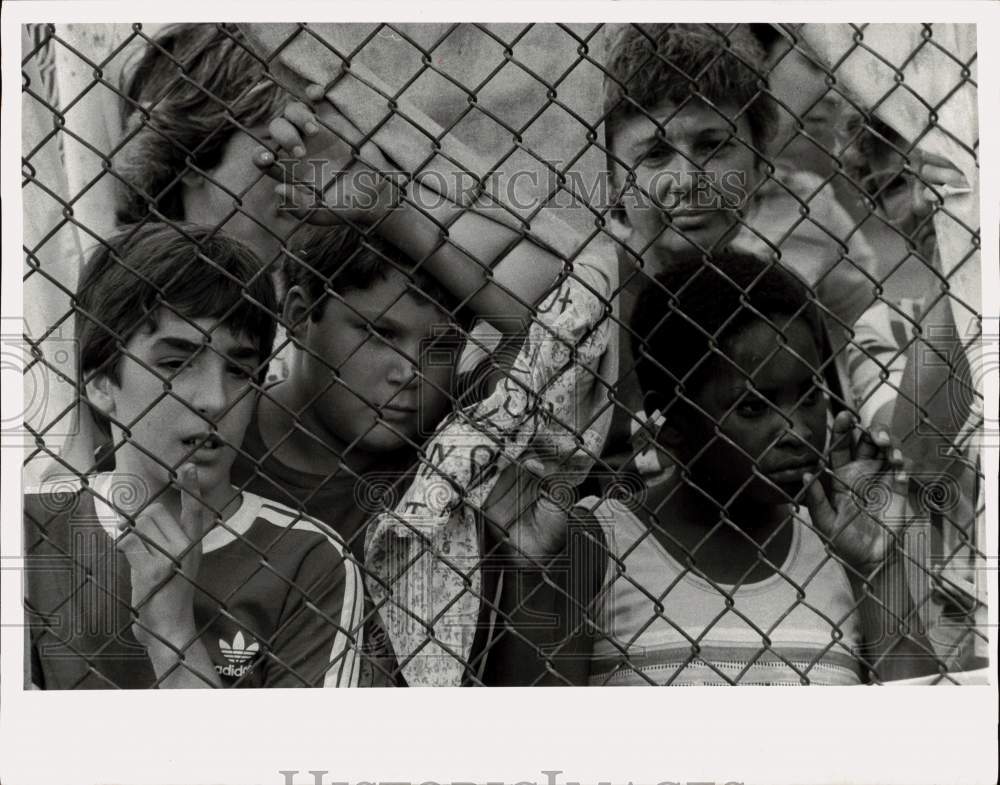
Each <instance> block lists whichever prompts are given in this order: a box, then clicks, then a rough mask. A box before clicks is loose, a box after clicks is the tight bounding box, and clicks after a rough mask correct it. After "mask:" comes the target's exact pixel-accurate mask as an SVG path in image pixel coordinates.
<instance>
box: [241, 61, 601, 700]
mask: <svg viewBox="0 0 1000 785" xmlns="http://www.w3.org/2000/svg"><path fill="white" fill-rule="evenodd" d="M351 84H352V83H351V82H350V80H349V79H345V80H342V81H341V82H338V85H337V88H336V89H337V90H339V91H341V92H343V91H344V90H347V89H351V90H356V89H360V87H359V84H360V83H354V84H353V87H351ZM307 93H308V95H309V97H310V99H311V101H312V103H311V104H309V105H306V104H303V103H293V104H290V105H289V106H288V107H286V110H285V112H284V115H283V117H281V118H278V119H276V120H275V121H274V122H272V124H271V127H270V134H271V138H272V139H273V140H274V141H275V143H276V144H277V145H278V146H279V147H280V148H281V150H282V151H285V152H288V153H294V155H293V156H292V158H293V159H294V161H293V163H294V166H293V167H291V170H290V172H289V171H284V170H281V169H280V168H278V167H277V166H276V165H275V157H274V154H273V153H271V152H264V151H262V152H261V154H260V155H259V156H258V157H257V159H256V161H257V164H258V165H259V166H261V167H262V168H264V169H266V170H268V171H269V172H270V173H271V174H272V175H274V176H275V177H277V178H279V179H281V180H282V182H281V184H280V185H278V186H277V187H276V190H277V191H278V193H279V194H280V195H281V196H282V198H283V200H284V205H285V208H286V209H287V210H288V211H290V212H291V213H293V214H295V215H296V216H298V217H300V218H302V219H304V220H308V221H309V222H311V223H314V224H318V225H321V226H328V227H330V228H329V230H328V232H327V234H326V236H324V235H323V233H322V232H320V233H319V234H318V235H315V234H314V235H313V236H311V237H308V238H306V240H305V241H304V242H301V243H299V242H297V243H296V244H295V245H294V247H293V248H291V249H290V250H291V258H290V261H289V264H288V266H287V277H288V284H289V291H288V295H287V297H286V301H285V309H284V316H285V322H286V324H287V326H288V329H289V336H290V338H291V340H292V342H293V345H294V352H293V356H292V359H291V361H290V370H289V375H288V378H287V379H285V380H284V381H283V382H281V383H279V384H277V385H275V386H274V387H272V388H270V389H269V390H268V391H267V394H266V395H262V396H261V397H260V402H259V404H258V407H257V414H256V420H255V423H254V424H252V425H251V429H250V431H249V437H248V440H247V443H246V452H247V458H248V460H247V461H241V467H240V472H241V473H240V477H241V479H242V480H243V481H252V482H254V483H255V485H254V486H253V487H255V488H259V489H260V492H261V493H278V494H281V495H279V496H278V498H289V499H294V500H295V501H296V503H298V504H301V505H304V506H305V509H307V510H309V511H310V512H311V513H312V514H314V515H317V516H321V517H322V518H323V519H324V520H325V521H327V522H328V523H329V524H330V525H331V526H333V527H335V528H336V529H337V530H338V531H339V532H341V533H342V534H343V536H344V538H345V539H346V540H347V541H348V542H349V543H350V545H351V547H352V548H353V549H354V551H355V553H356V554H358V555H359V556H360V555H361V553H362V551H363V549H364V547H365V543H364V538H365V536H366V526H367V524H368V523H369V522H370V521H371V520H373V519H374V517H375V515H376V513H378V512H380V511H382V510H383V509H386V508H388V509H390V510H391V509H392V507H393V501H394V500H396V499H398V498H399V497H398V496H397V497H394V496H393V493H381V492H382V491H383V490H384V489H386V488H387V487H388V486H395V488H396V492H398V490H399V489H401V488H403V487H405V486H406V481H407V479H408V475H407V471H408V470H409V469H410V468H411V467H412V466H413V465H414V464H415V463H416V461H417V458H418V455H419V449H420V448H421V446H422V445H423V444H424V443H425V440H426V438H427V437H428V436H430V435H431V434H432V433H433V432H434V429H435V428H436V427H437V426H438V425H439V423H440V422H441V421H442V420H443V419H444V418H445V416H446V415H447V414H449V413H450V412H451V411H452V410H453V409H458V408H460V407H461V405H462V403H463V401H467V400H469V399H468V398H467V397H466V392H467V391H469V390H470V388H471V390H472V391H473V392H482V391H483V390H484V389H485V388H487V387H488V385H489V382H488V381H484V380H483V377H482V376H479V370H476V371H475V372H474V377H475V378H477V379H479V380H480V383H476V384H471V385H470V384H469V383H467V379H468V378H469V377H466V376H465V375H461V378H458V377H459V374H458V373H457V361H458V359H459V355H460V354H461V352H460V349H461V347H462V345H463V343H464V340H465V335H464V332H463V330H462V329H461V328H463V327H465V326H467V325H468V321H467V319H466V318H465V317H464V316H462V315H461V314H460V313H459V306H462V307H463V308H462V313H475V314H476V315H477V316H478V317H480V318H481V319H483V320H485V321H489V322H492V323H493V324H494V325H495V326H496V327H497V329H498V330H499V331H500V332H501V333H502V334H503V335H504V338H505V339H508V340H509V341H510V342H511V345H515V344H517V343H519V342H520V341H522V340H523V337H524V330H525V326H526V325H527V324H528V323H529V321H530V319H531V318H532V316H533V308H534V306H535V304H536V303H538V302H539V301H540V300H541V299H542V295H543V294H546V293H547V292H549V291H551V289H552V288H553V285H554V284H556V283H557V282H559V281H560V280H561V279H560V273H561V272H562V271H563V268H564V265H563V262H562V261H561V257H560V255H558V252H554V251H551V250H549V249H548V248H547V247H546V246H543V245H542V244H541V243H540V242H538V241H537V240H536V239H534V238H535V237H536V236H537V235H536V232H538V234H540V235H541V236H544V237H545V238H546V239H547V240H549V241H550V242H552V247H556V248H558V247H562V248H563V249H566V250H567V251H568V252H567V253H566V255H567V256H569V257H570V258H573V257H574V256H576V255H577V254H578V253H579V247H578V246H577V245H576V243H575V236H574V233H573V232H572V231H571V230H569V229H568V227H565V226H564V225H563V224H562V223H561V222H560V221H558V220H555V219H553V218H552V217H551V216H550V215H548V213H547V212H542V213H538V214H536V215H533V216H532V218H531V221H532V224H531V226H532V229H533V230H535V231H533V232H532V233H531V234H527V233H526V230H525V228H524V226H523V225H515V226H511V225H509V224H510V223H511V219H510V215H509V214H508V213H506V212H505V210H504V209H501V208H496V209H485V208H483V204H482V202H480V201H478V200H468V199H467V198H463V197H467V196H468V195H467V194H461V193H454V192H445V193H437V192H435V191H433V190H432V189H431V188H430V187H429V186H428V185H425V177H426V175H428V174H429V173H437V174H439V175H440V177H439V178H436V179H435V178H429V177H426V182H430V183H432V184H433V183H438V184H444V185H446V186H447V185H448V184H453V185H454V183H455V178H456V177H459V176H461V175H467V174H468V172H467V171H465V170H463V169H461V168H460V167H457V166H456V158H455V157H450V155H445V154H444V153H442V152H440V149H439V148H432V146H431V143H430V139H431V138H432V136H433V134H432V131H433V130H434V129H435V128H436V126H435V125H434V124H433V123H432V121H431V120H430V119H429V118H425V117H422V116H421V115H420V113H419V112H417V111H416V110H415V109H413V108H412V107H405V117H406V123H403V122H401V120H400V118H399V117H392V118H391V119H390V122H387V123H386V124H385V126H384V128H383V127H382V126H379V128H378V133H377V134H376V133H375V132H374V131H373V132H372V136H373V137H374V140H375V141H371V140H370V139H367V138H365V137H363V136H361V135H360V134H359V132H358V130H357V129H358V128H363V127H364V122H365V119H366V118H365V117H364V116H363V115H364V114H365V111H368V112H369V113H371V112H374V111H376V110H377V107H378V104H379V103H380V101H379V100H378V97H377V96H374V97H373V96H367V97H365V96H364V95H359V94H356V93H348V94H344V95H341V96H340V98H341V99H342V100H340V101H338V103H337V105H336V106H334V105H333V103H332V102H331V98H330V96H329V95H327V94H325V93H324V91H323V90H322V89H319V88H317V87H316V86H313V87H311V88H309V90H308V91H307ZM381 103H383V105H384V102H381ZM372 107H375V108H372ZM401 109H402V107H401ZM341 111H343V112H344V114H341ZM378 111H381V110H378ZM352 112H354V113H359V112H360V113H361V115H362V116H361V117H358V116H352V115H351V113H352ZM407 124H416V125H419V129H417V130H414V129H415V127H416V126H415V125H407ZM401 126H406V127H401ZM429 134H430V135H429ZM442 136H444V137H445V141H444V142H443V145H444V148H447V149H448V150H451V148H452V142H453V140H452V139H450V137H448V136H447V135H446V134H444V132H443V131H442ZM414 137H416V138H415V139H414ZM376 142H377V145H376ZM417 145H419V146H421V147H424V148H426V151H427V152H428V155H426V156H422V157H421V158H420V162H419V164H420V174H421V177H416V178H414V179H413V180H411V181H409V182H408V183H406V185H405V188H400V189H399V190H397V183H398V181H394V183H393V184H389V182H388V180H380V178H379V177H378V176H374V175H375V173H377V172H391V173H394V174H395V175H396V176H399V175H400V172H398V171H397V167H396V166H395V165H390V164H389V162H388V160H387V156H391V157H393V158H394V160H395V161H400V159H401V158H404V157H405V155H406V154H407V153H409V154H410V155H412V154H413V150H414V147H415V146H417ZM383 146H384V150H383ZM435 150H437V151H438V152H437V153H435ZM452 152H453V151H452ZM463 156H466V157H472V156H471V155H470V154H469V152H468V151H467V150H464V148H463V149H462V151H461V154H460V155H459V156H458V160H462V157H463ZM284 163H286V164H287V163H288V160H287V159H286V160H284ZM470 171H475V167H474V166H473V165H470ZM289 175H291V176H293V177H294V178H295V180H296V181H297V182H294V183H293V182H291V181H290V180H289V179H288V176H289ZM301 181H305V182H306V183H307V184H308V185H309V186H311V188H303V187H302V186H301ZM379 182H381V190H378V189H376V191H371V190H367V191H366V190H364V189H362V188H358V186H359V184H361V185H365V184H367V185H371V184H374V183H379ZM466 182H467V181H466ZM317 193H322V196H323V198H322V200H317V199H316V195H317ZM369 197H375V198H369ZM484 201H486V200H484ZM546 227H547V231H545V229H546ZM539 230H540V231H539ZM574 265H575V272H574V273H572V274H574V275H578V276H579V275H584V276H589V280H591V281H592V284H591V285H592V286H593V287H594V288H595V289H596V290H597V291H601V290H602V289H603V291H604V293H605V297H610V291H611V286H610V281H609V277H608V274H607V273H608V271H607V270H604V269H602V262H601V261H600V260H598V261H597V262H595V261H594V259H588V258H586V255H583V254H581V255H580V256H579V257H578V258H576V259H575V261H574ZM587 268H591V272H582V271H584V270H586V269H587ZM594 268H596V271H595V270H594ZM483 367H486V368H487V369H489V368H491V367H492V361H491V360H490V361H486V362H485V364H484V365H480V366H477V369H481V368H483ZM500 373H502V369H501V370H498V371H497V373H496V374H493V375H492V376H493V379H496V378H497V377H498V376H499V375H500ZM487 375H488V374H487ZM468 449H469V446H468V445H466V444H449V445H445V446H444V450H443V451H444V452H445V453H447V454H449V455H450V454H452V453H453V451H455V450H457V451H458V454H462V450H468ZM421 457H422V458H424V459H426V458H427V456H421ZM425 463H426V460H425ZM268 484H270V486H271V490H270V491H269V490H267V486H268ZM489 550H490V548H489V546H484V561H483V564H480V565H478V566H477V567H475V568H471V569H473V570H477V569H479V568H480V567H483V565H484V564H485V560H486V558H487V555H488V554H487V551H489ZM484 580H485V581H486V583H487V584H488V583H489V581H490V579H488V578H484ZM538 583H539V584H542V583H543V576H541V575H539V576H538ZM512 585H513V581H512V580H507V581H506V582H505V583H504V586H505V587H506V589H505V590H506V591H507V593H508V594H510V593H511V591H512V588H511V587H512ZM549 585H551V584H545V585H544V586H543V587H542V590H541V591H540V592H536V593H535V595H534V596H535V597H536V598H537V597H538V596H539V595H540V594H541V595H544V594H545V591H546V590H547V588H548V586H549ZM482 595H483V597H490V598H491V599H492V597H494V596H496V595H495V594H493V593H491V592H490V590H489V589H488V588H484V589H483V592H482ZM519 603H520V599H519V598H511V597H508V598H506V599H504V598H501V601H500V606H501V608H500V611H499V618H500V621H499V622H498V623H497V628H498V629H499V628H501V627H503V626H504V620H510V619H514V618H515V617H516V615H517V613H518V610H517V608H516V607H515V606H518V605H519ZM482 609H483V614H484V616H485V617H488V616H490V615H491V612H492V611H494V610H495V606H494V607H493V608H491V607H489V604H488V603H487V602H485V601H484V602H483V603H482ZM488 626H489V625H488ZM370 637H372V638H374V637H376V635H372V636H370ZM525 640H526V638H525V637H524V636H509V635H505V633H503V632H498V634H497V635H496V636H494V638H493V639H492V641H491V644H490V646H489V653H490V658H489V662H488V663H487V662H486V660H485V658H483V657H478V658H477V656H476V655H470V658H471V659H472V660H474V662H473V663H472V666H471V667H469V668H468V669H467V671H466V673H465V678H466V681H467V682H468V681H471V682H473V683H507V684H511V683H533V682H535V681H537V680H539V679H544V678H545V677H546V676H547V675H548V672H547V670H546V667H545V666H546V663H545V660H544V658H543V657H540V656H539V655H538V650H537V648H535V649H532V648H531V647H530V635H529V646H528V648H527V649H525V650H519V651H517V652H511V653H510V654H509V655H508V654H506V653H504V648H505V647H506V646H507V645H508V643H509V644H510V645H511V646H513V647H514V648H517V647H518V646H520V645H523V643H524V641H525ZM518 642H520V643H518ZM415 654H416V656H417V657H420V656H421V652H419V651H418V652H416V653H415ZM461 659H465V658H464V657H463V658H461ZM411 661H412V660H411ZM501 661H506V662H507V663H508V664H509V667H504V668H502V670H503V671H504V672H503V673H499V672H496V671H493V672H491V668H493V666H494V665H495V664H496V663H498V662H501ZM511 663H512V664H511ZM376 667H377V668H378V669H380V670H386V669H385V668H382V667H381V666H379V665H376ZM404 667H405V664H404ZM392 669H393V670H395V669H394V668H392ZM417 670H419V668H413V669H411V672H415V671H417ZM460 670H461V669H460ZM386 675H389V676H393V678H391V679H390V680H393V681H395V680H396V679H395V678H394V676H395V675H398V674H383V676H386ZM418 678H419V676H418ZM384 681H385V678H381V677H380V676H379V675H378V674H373V679H372V682H373V683H384ZM450 683H455V681H454V680H452V681H451V682H450Z"/></svg>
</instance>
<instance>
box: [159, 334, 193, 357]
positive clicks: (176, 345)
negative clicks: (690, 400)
mask: <svg viewBox="0 0 1000 785" xmlns="http://www.w3.org/2000/svg"><path fill="white" fill-rule="evenodd" d="M204 345H205V343H204V342H203V341H191V340H188V339H187V338H175V337H172V336H169V335H167V336H164V337H163V338H157V339H156V340H155V341H154V342H153V347H152V348H153V349H154V350H155V349H161V348H164V347H166V348H168V349H177V350H178V351H182V352H187V353H188V354H194V353H195V352H196V351H198V350H199V349H200V348H201V347H202V346H204Z"/></svg>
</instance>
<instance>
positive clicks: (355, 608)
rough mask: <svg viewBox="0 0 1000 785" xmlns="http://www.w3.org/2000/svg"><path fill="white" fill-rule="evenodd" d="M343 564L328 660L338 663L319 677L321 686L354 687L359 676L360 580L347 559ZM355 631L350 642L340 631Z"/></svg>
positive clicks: (361, 598)
mask: <svg viewBox="0 0 1000 785" xmlns="http://www.w3.org/2000/svg"><path fill="white" fill-rule="evenodd" d="M343 565H344V571H345V575H344V603H343V605H342V607H341V612H340V629H339V630H337V632H336V634H335V635H334V638H333V646H332V647H331V648H330V662H331V663H335V662H338V663H339V664H338V665H337V667H332V668H329V669H328V670H327V672H326V676H325V677H324V678H323V686H324V687H357V686H358V681H359V680H360V678H361V663H360V662H359V660H358V654H357V650H358V649H360V648H361V647H362V646H363V645H364V640H363V636H364V630H363V629H362V624H361V619H362V616H363V614H364V599H365V592H364V585H363V584H362V582H361V571H360V570H359V569H358V566H357V565H356V564H355V563H354V562H353V561H351V560H350V559H345V560H344V561H343ZM355 629H356V630H357V632H356V635H355V639H356V642H355V643H354V644H352V643H351V641H350V639H349V638H348V636H347V634H346V633H345V632H344V630H355Z"/></svg>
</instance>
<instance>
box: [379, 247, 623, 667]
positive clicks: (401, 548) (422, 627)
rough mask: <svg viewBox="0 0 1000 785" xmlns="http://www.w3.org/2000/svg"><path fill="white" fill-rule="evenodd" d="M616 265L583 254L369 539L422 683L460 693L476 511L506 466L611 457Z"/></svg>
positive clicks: (577, 465) (475, 557) (474, 593)
mask: <svg viewBox="0 0 1000 785" xmlns="http://www.w3.org/2000/svg"><path fill="white" fill-rule="evenodd" d="M614 278H615V273H614V259H613V257H611V258H607V259H605V258H603V257H599V256H597V255H596V254H595V255H593V256H590V257H581V258H579V259H577V260H576V262H575V263H574V265H573V269H572V270H571V271H570V272H569V273H568V274H567V276H566V277H565V278H564V279H563V280H562V282H561V283H560V284H559V285H558V286H557V287H556V289H555V291H553V292H552V293H551V294H550V296H549V297H547V298H546V300H545V301H544V302H543V303H542V304H541V305H540V306H539V308H538V309H537V312H536V315H535V318H534V321H533V323H532V326H531V327H530V329H529V331H528V336H527V338H526V340H525V342H524V345H523V347H522V348H521V351H520V353H519V355H518V357H517V359H516V360H515V361H514V363H513V365H512V367H511V369H510V370H509V371H508V372H507V373H506V375H505V376H504V378H503V379H502V380H501V381H500V382H499V383H498V384H497V386H496V388H495V389H494V390H493V392H492V393H491V394H490V395H489V396H487V397H486V398H485V399H484V400H482V401H479V402H478V403H476V404H473V405H470V406H466V407H464V408H461V409H459V410H457V411H455V412H454V413H453V414H452V415H451V416H450V417H449V418H448V419H447V420H446V421H445V422H444V423H443V424H442V425H441V427H440V428H439V429H438V431H437V433H436V434H435V435H434V437H433V439H432V440H431V441H430V443H429V444H428V445H427V447H426V448H425V450H424V451H423V455H422V457H421V466H420V469H419V470H418V472H417V475H416V477H415V478H414V481H413V483H412V484H411V486H410V487H409V488H408V489H407V492H406V494H405V495H404V497H403V498H402V500H401V501H400V503H399V504H398V505H397V506H396V508H395V510H393V511H390V512H386V513H383V514H382V515H380V516H379V517H378V519H377V520H376V522H375V525H373V526H372V527H371V528H370V529H369V532H368V539H367V542H366V550H365V562H366V568H367V572H368V587H369V590H370V592H371V595H372V597H373V599H374V601H375V603H376V605H379V606H380V607H381V608H382V614H383V619H384V621H385V625H386V631H387V632H388V634H389V637H390V639H391V640H392V643H393V647H394V649H395V651H396V653H397V655H398V657H399V661H400V664H401V666H402V668H403V672H404V675H405V677H406V681H407V683H408V684H409V685H411V686H458V685H459V684H460V683H461V680H462V676H463V673H464V669H465V663H466V662H467V661H468V656H469V652H470V651H471V648H472V643H473V639H474V637H475V632H476V625H477V620H478V616H479V608H480V602H481V600H482V597H481V586H482V583H481V575H480V569H479V562H480V553H479V535H478V531H477V527H476V513H477V511H478V510H479V509H480V507H481V505H482V504H483V503H485V501H486V499H487V498H488V497H489V494H490V492H491V491H492V489H493V486H494V485H495V483H496V479H497V476H498V475H499V472H500V468H501V463H502V461H503V459H504V458H506V459H507V460H510V461H516V460H517V459H518V458H519V457H520V456H521V454H522V453H523V452H524V451H525V450H526V449H527V448H528V447H529V445H530V446H531V447H532V448H533V449H534V450H535V451H536V452H537V453H538V454H539V455H544V456H545V457H546V459H547V461H551V462H552V464H551V465H553V466H557V467H559V471H560V472H562V473H565V474H578V476H579V479H580V480H581V481H582V479H583V478H584V476H585V475H586V472H587V471H588V470H589V468H590V466H591V465H592V464H593V461H594V459H595V457H596V456H597V455H599V454H600V452H601V448H602V446H603V443H604V439H605V437H606V435H607V430H608V425H609V423H610V418H611V407H610V406H609V405H608V396H607V391H608V389H610V385H611V384H613V382H614V380H615V378H616V376H617V370H618V369H617V352H615V351H610V352H609V351H608V347H609V346H612V347H614V346H615V345H616V341H617V335H616V334H614V331H613V324H612V322H613V320H612V319H611V318H610V316H611V314H610V312H609V309H608V305H607V304H608V303H609V302H611V300H612V297H613V292H614V289H615V283H614Z"/></svg>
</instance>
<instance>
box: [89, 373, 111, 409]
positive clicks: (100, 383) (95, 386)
mask: <svg viewBox="0 0 1000 785" xmlns="http://www.w3.org/2000/svg"><path fill="white" fill-rule="evenodd" d="M86 390H87V400H88V401H90V403H91V404H92V405H93V406H94V407H95V408H96V409H97V410H98V411H100V412H101V413H102V414H104V415H105V416H106V417H108V418H109V419H110V418H111V417H113V416H114V415H115V408H116V407H115V393H116V392H117V390H118V385H116V384H115V383H114V382H113V381H112V380H111V379H110V378H109V377H108V376H107V375H106V374H103V373H102V374H98V375H96V376H94V377H93V378H92V379H90V380H89V381H88V382H87V383H86Z"/></svg>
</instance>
